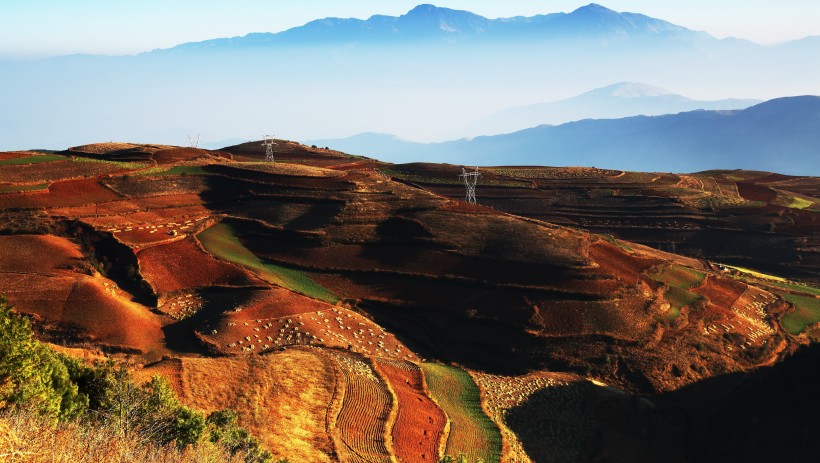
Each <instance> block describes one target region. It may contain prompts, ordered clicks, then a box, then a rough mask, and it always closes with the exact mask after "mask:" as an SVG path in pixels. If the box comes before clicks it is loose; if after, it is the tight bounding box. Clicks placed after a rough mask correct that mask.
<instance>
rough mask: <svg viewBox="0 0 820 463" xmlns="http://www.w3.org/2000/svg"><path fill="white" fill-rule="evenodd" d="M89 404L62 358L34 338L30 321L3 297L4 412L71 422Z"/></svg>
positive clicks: (0, 381) (0, 394) (0, 375)
mask: <svg viewBox="0 0 820 463" xmlns="http://www.w3.org/2000/svg"><path fill="white" fill-rule="evenodd" d="M87 405H88V398H87V397H85V396H83V395H82V394H81V393H80V392H79V390H78V388H77V385H76V384H75V383H74V382H73V381H72V380H71V378H70V375H69V372H68V369H67V368H66V366H65V364H64V363H63V362H62V359H61V357H60V356H58V355H57V354H56V353H55V352H53V351H52V350H50V349H48V348H47V347H46V346H45V345H43V344H42V343H40V342H38V341H37V340H36V339H34V336H33V333H32V330H31V324H30V323H29V321H28V320H26V319H25V318H22V317H20V316H18V315H17V314H15V313H14V312H13V311H12V308H11V307H10V306H9V305H8V304H7V302H6V301H5V299H2V298H0V410H16V409H25V410H29V411H33V412H36V413H37V414H40V415H43V416H45V417H48V418H51V419H69V418H74V417H77V416H79V415H80V414H82V413H83V412H84V410H85V409H86V407H87Z"/></svg>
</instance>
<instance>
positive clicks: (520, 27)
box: [171, 3, 714, 51]
mask: <svg viewBox="0 0 820 463" xmlns="http://www.w3.org/2000/svg"><path fill="white" fill-rule="evenodd" d="M522 39H523V40H527V41H542V40H567V39H574V40H579V39H580V40H584V41H595V42H598V43H600V44H615V43H623V42H628V41H630V40H651V41H653V42H655V43H657V42H658V41H680V42H696V41H702V40H714V38H713V37H711V36H710V35H708V34H706V33H703V32H696V31H692V30H689V29H687V28H685V27H681V26H677V25H675V24H672V23H669V22H666V21H662V20H660V19H655V18H650V17H649V16H644V15H642V14H634V13H618V12H615V11H612V10H610V9H608V8H605V7H603V6H601V5H598V4H595V3H592V4H589V5H587V6H584V7H581V8H578V9H577V10H575V11H573V12H571V13H552V14H546V15H537V16H532V17H523V16H518V17H513V18H501V19H488V18H485V17H483V16H479V15H477V14H474V13H471V12H469V11H461V10H453V9H450V8H439V7H436V6H435V5H429V4H424V5H419V6H417V7H415V8H413V9H412V10H410V11H409V12H408V13H407V14H405V15H402V16H398V17H395V16H383V15H376V16H372V17H370V18H369V19H367V20H362V19H353V18H345V19H343V18H325V19H319V20H316V21H311V22H309V23H307V24H305V25H304V26H300V27H295V28H292V29H288V30H286V31H283V32H279V33H253V34H248V35H246V36H244V37H234V38H221V39H213V40H206V41H203V42H194V43H186V44H182V45H179V46H177V47H174V48H172V49H171V50H175V51H181V50H184V51H191V50H205V51H212V50H215V49H239V48H243V47H265V46H277V45H279V46H282V45H328V44H346V43H369V44H378V45H383V44H385V43H398V42H411V43H415V44H417V43H419V42H421V41H447V42H463V41H481V42H490V41H506V40H522Z"/></svg>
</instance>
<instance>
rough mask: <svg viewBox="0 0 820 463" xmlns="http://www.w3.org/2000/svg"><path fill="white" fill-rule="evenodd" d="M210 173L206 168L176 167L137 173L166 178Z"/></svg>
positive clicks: (156, 168)
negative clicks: (167, 176) (168, 176)
mask: <svg viewBox="0 0 820 463" xmlns="http://www.w3.org/2000/svg"><path fill="white" fill-rule="evenodd" d="M208 174H209V172H208V171H207V170H205V166H174V167H171V168H170V169H169V168H165V167H152V168H150V169H146V170H143V171H141V172H137V174H136V175H156V176H166V175H208Z"/></svg>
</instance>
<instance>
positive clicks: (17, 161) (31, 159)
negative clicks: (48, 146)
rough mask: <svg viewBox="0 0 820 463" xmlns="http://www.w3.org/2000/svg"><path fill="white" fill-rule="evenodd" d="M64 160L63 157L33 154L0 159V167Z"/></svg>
mask: <svg viewBox="0 0 820 463" xmlns="http://www.w3.org/2000/svg"><path fill="white" fill-rule="evenodd" d="M62 160H65V156H59V155H54V154H46V155H42V154H35V155H34V156H26V157H24V158H12V159H0V166H20V165H25V164H39V163H42V162H54V161H62Z"/></svg>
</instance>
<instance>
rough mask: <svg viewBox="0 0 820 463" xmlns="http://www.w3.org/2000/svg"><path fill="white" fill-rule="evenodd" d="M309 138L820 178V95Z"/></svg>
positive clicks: (427, 156)
mask: <svg viewBox="0 0 820 463" xmlns="http://www.w3.org/2000/svg"><path fill="white" fill-rule="evenodd" d="M310 143H314V144H320V145H322V146H329V147H331V148H334V149H338V150H341V151H345V152H348V153H354V154H362V155H367V156H372V157H375V158H377V159H382V160H385V161H390V162H413V161H427V162H449V163H456V164H463V165H551V166H595V167H602V168H610V169H622V170H645V171H655V172H696V171H702V170H708V169H750V170H765V171H772V172H780V173H785V174H801V175H815V176H817V175H820V97H818V96H801V97H790V98H779V99H775V100H771V101H767V102H765V103H761V104H758V105H755V106H752V107H750V108H748V109H745V110H735V111H702V110H701V111H691V112H684V113H680V114H675V115H665V116H652V117H648V116H638V117H629V118H623V119H611V120H583V121H578V122H571V123H567V124H563V125H558V126H539V127H534V128H531V129H526V130H522V131H519V132H515V133H511V134H506V135H496V136H488V137H477V138H474V139H463V140H456V141H450V142H445V143H432V144H423V143H412V142H407V141H402V140H400V139H398V138H397V137H395V136H390V135H379V134H361V135H357V136H354V137H350V138H347V139H341V140H315V141H312V142H310Z"/></svg>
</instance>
